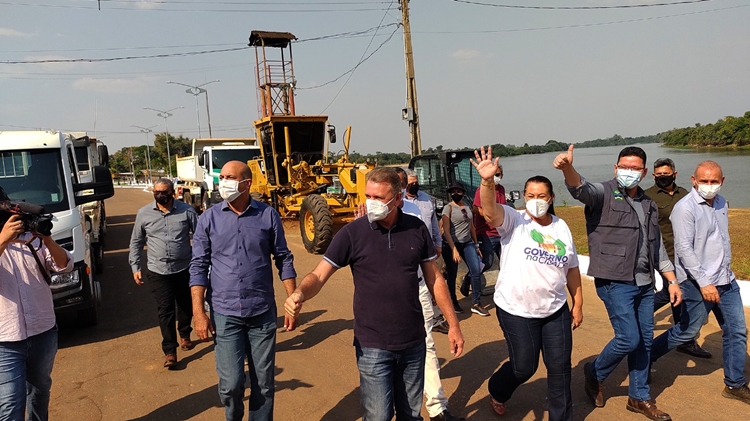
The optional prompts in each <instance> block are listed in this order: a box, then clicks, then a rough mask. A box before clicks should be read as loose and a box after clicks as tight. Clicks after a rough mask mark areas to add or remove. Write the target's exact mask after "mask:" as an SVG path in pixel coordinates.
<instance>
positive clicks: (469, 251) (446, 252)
mask: <svg viewBox="0 0 750 421" xmlns="http://www.w3.org/2000/svg"><path fill="white" fill-rule="evenodd" d="M455 246H456V249H457V250H458V254H460V255H461V259H463V261H464V263H465V264H466V267H468V268H469V277H470V279H471V303H472V304H481V293H482V279H481V278H480V275H481V273H479V255H478V254H477V249H476V247H475V246H474V243H472V242H468V243H455ZM443 260H445V270H446V272H448V273H447V279H446V281H447V282H448V289H450V291H451V298H452V299H453V302H454V303H455V302H457V300H456V276H457V275H458V263H456V262H455V261H454V260H453V250H451V248H450V246H448V244H447V243H443Z"/></svg>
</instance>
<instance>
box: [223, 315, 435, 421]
mask: <svg viewBox="0 0 750 421" xmlns="http://www.w3.org/2000/svg"><path fill="white" fill-rule="evenodd" d="M214 319H215V320H216V338H215V341H216V347H215V348H214V349H215V354H216V355H215V356H216V373H217V374H218V375H219V397H220V398H221V402H222V403H223V404H224V415H225V417H226V419H227V421H242V418H243V417H244V414H245V407H244V406H243V403H242V400H243V398H244V397H245V358H247V365H248V375H249V377H250V399H249V402H248V409H249V412H250V420H252V421H272V420H273V404H274V393H275V391H274V377H273V376H274V368H275V361H276V306H275V305H274V306H273V307H272V308H271V309H270V310H268V311H266V312H265V313H261V314H259V315H257V316H253V317H235V316H225V315H223V314H219V313H214ZM423 344H424V342H423Z"/></svg>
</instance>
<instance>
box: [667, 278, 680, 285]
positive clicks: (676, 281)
mask: <svg viewBox="0 0 750 421" xmlns="http://www.w3.org/2000/svg"><path fill="white" fill-rule="evenodd" d="M679 284H680V281H678V280H677V279H675V280H674V281H669V285H679Z"/></svg>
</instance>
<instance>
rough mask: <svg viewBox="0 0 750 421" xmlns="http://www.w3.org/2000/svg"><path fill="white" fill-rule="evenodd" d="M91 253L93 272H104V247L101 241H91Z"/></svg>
mask: <svg viewBox="0 0 750 421" xmlns="http://www.w3.org/2000/svg"><path fill="white" fill-rule="evenodd" d="M91 253H92V256H91V258H92V259H93V260H94V273H96V274H97V275H98V274H101V273H102V272H104V247H103V246H102V244H101V243H92V244H91Z"/></svg>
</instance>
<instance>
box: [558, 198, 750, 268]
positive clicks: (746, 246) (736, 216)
mask: <svg viewBox="0 0 750 421" xmlns="http://www.w3.org/2000/svg"><path fill="white" fill-rule="evenodd" d="M555 213H556V214H557V216H559V217H560V218H562V219H564V220H565V222H566V223H567V224H568V226H569V227H570V230H571V232H572V233H573V241H575V243H576V249H577V251H578V253H579V254H588V253H589V244H588V240H587V239H586V221H585V220H584V216H583V207H581V206H572V207H559V208H558V207H555ZM749 218H750V209H729V241H730V242H731V244H732V270H733V271H734V274H735V276H737V279H750V223H748V219H749Z"/></svg>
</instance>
